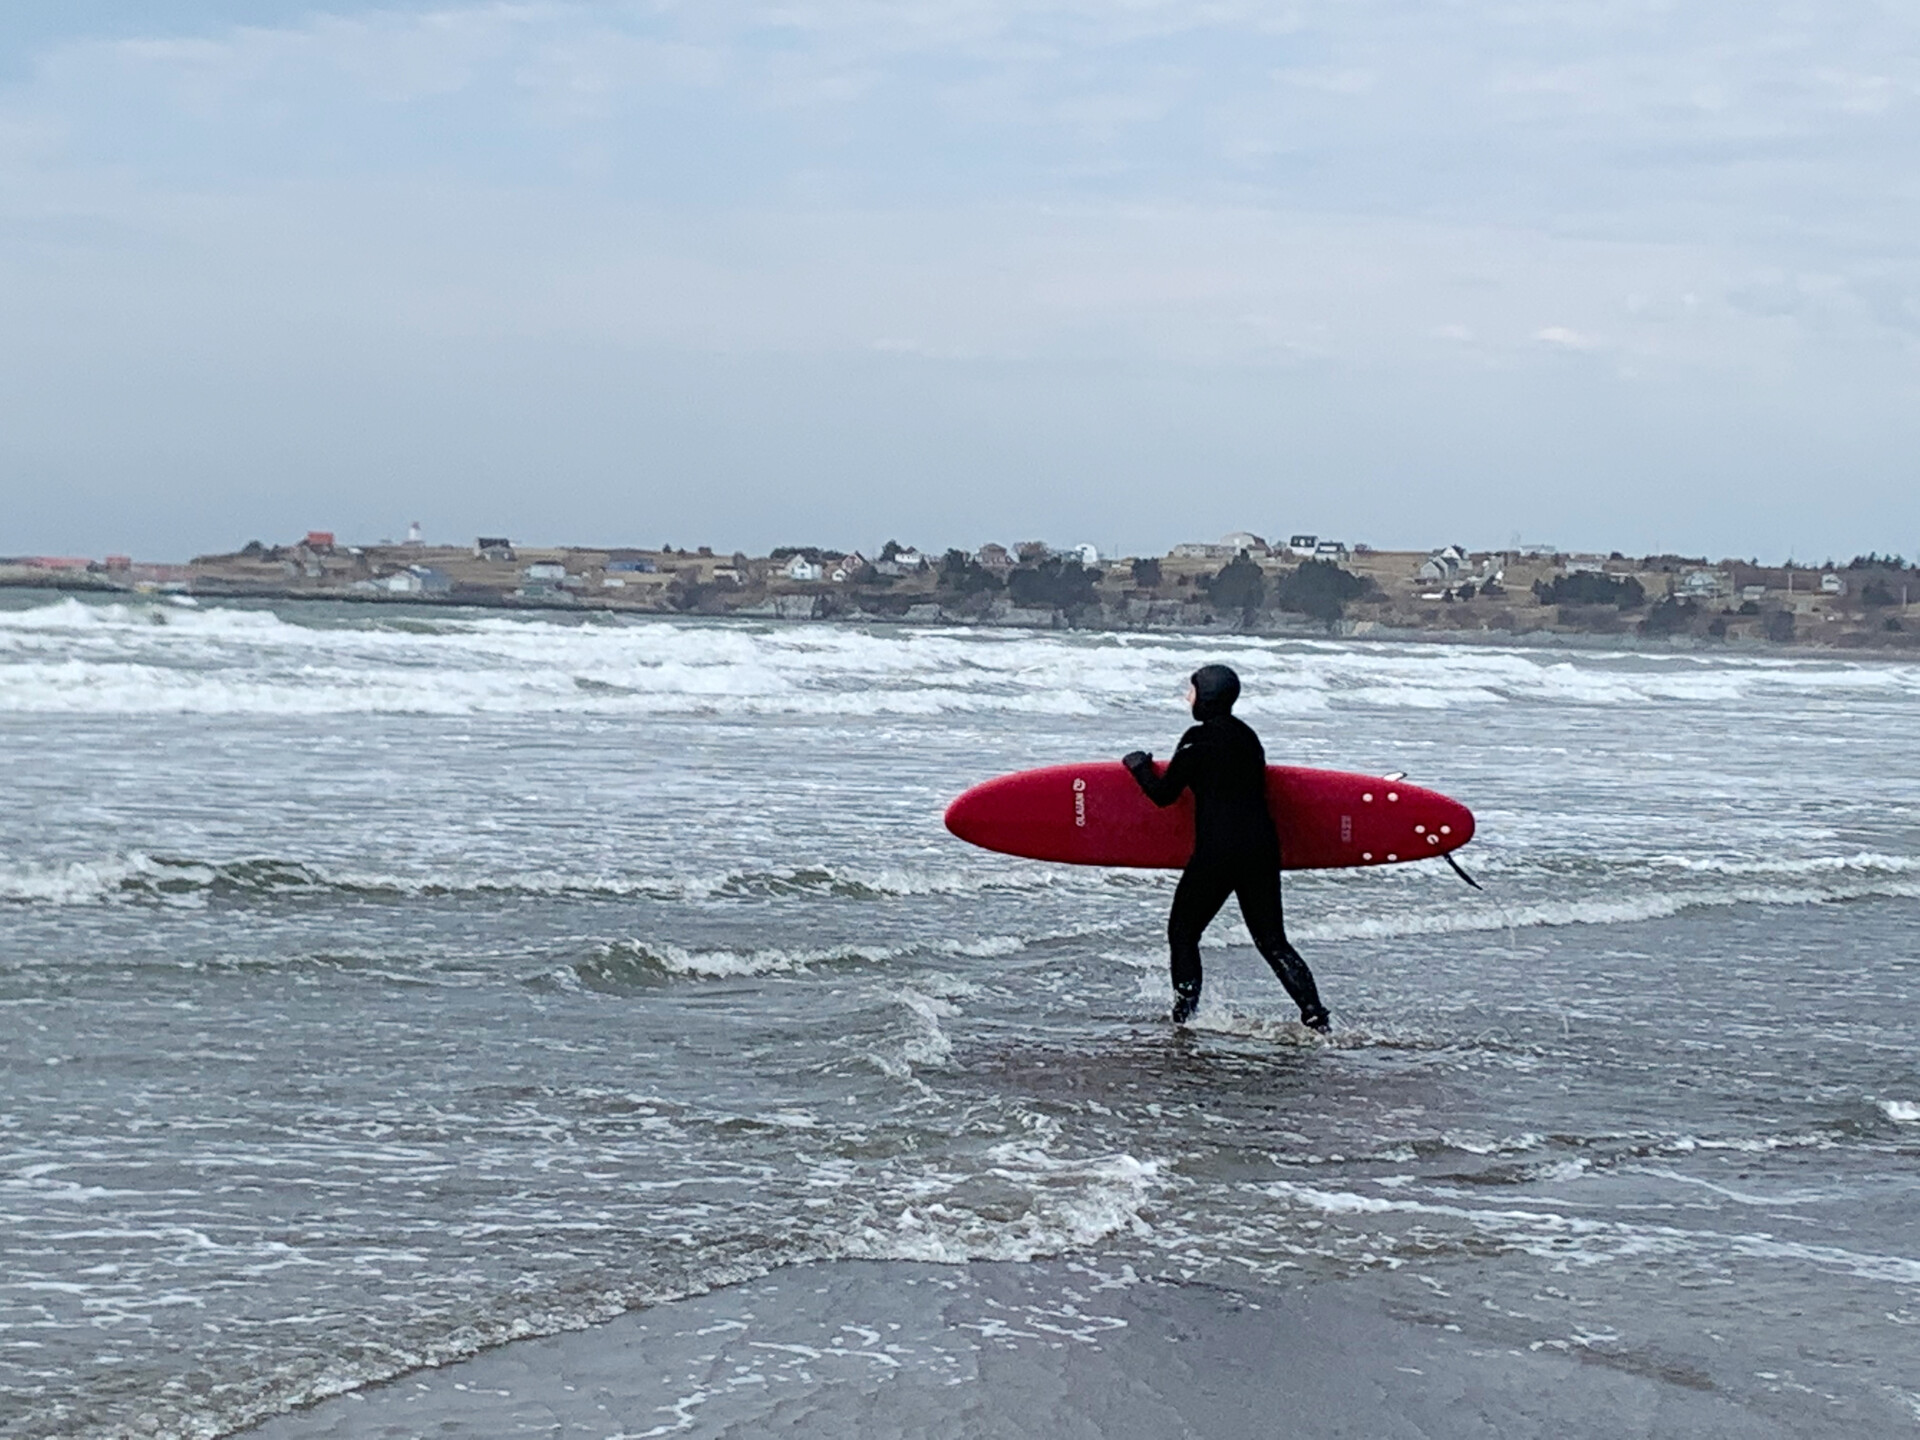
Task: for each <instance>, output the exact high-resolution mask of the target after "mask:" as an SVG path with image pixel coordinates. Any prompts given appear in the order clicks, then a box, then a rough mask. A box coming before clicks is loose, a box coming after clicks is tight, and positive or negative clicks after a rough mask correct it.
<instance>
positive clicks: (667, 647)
mask: <svg viewBox="0 0 1920 1440" xmlns="http://www.w3.org/2000/svg"><path fill="white" fill-rule="evenodd" d="M294 615H297V616H299V617H300V618H288V617H289V616H294ZM1203 650H1204V652H1205V654H1206V655H1209V656H1215V657H1220V658H1226V659H1228V660H1231V661H1232V662H1233V663H1234V664H1235V665H1236V666H1237V667H1238V668H1240V669H1241V670H1242V672H1243V674H1244V675H1245V676H1246V677H1247V679H1248V682H1249V683H1248V690H1247V695H1248V698H1247V701H1246V702H1245V708H1246V710H1247V711H1248V713H1249V714H1253V715H1267V716H1273V715H1286V714H1312V713H1317V712H1323V711H1326V710H1329V709H1340V708H1368V709H1375V708H1385V709H1405V710H1447V709H1478V708H1484V707H1487V706H1498V705H1507V704H1548V705H1573V706H1582V707H1614V706H1633V705H1651V704H1663V703H1674V702H1682V703H1738V702H1741V701H1748V700H1753V699H1757V698H1763V697H1767V696H1776V695H1781V694H1787V695H1802V696H1810V697H1811V696H1820V695H1828V696H1833V697H1838V698H1849V697H1858V696H1864V695H1873V694H1880V695H1885V696H1888V697H1892V698H1902V697H1910V696H1915V695H1920V666H1916V665H1913V664H1911V663H1902V662H1894V661H1860V660H1839V659H1833V658H1829V657H1792V658H1788V659H1777V658H1772V657H1753V656H1731V655H1723V654H1715V655H1704V654H1701V655H1692V654H1689V655H1656V656H1649V655H1639V654H1628V653H1621V654H1606V653H1591V652H1589V653H1583V654H1581V655H1580V656H1578V657H1577V658H1570V657H1568V656H1566V655H1565V654H1564V653H1562V652H1555V651H1551V650H1535V649H1525V648H1517V647H1515V648H1504V649H1503V648H1496V647H1479V646H1474V647H1467V646H1442V645H1387V644H1376V645H1369V644H1338V643H1327V642H1312V641H1300V640H1281V639H1263V638H1259V637H1248V636H1207V637H1202V636H1194V637H1178V636H1159V635H1153V636H1142V635H1124V636H1116V635H1102V634H1074V633H1068V634H1061V633H1056V632H1049V633H1048V634H1046V635H1043V636H1036V635H1033V634H1029V633H1024V632H1009V631H992V630H968V629H960V628H947V629H941V628H928V627H905V626H887V627H871V628H863V627H860V626H853V625H773V624H764V623H743V622H729V623H715V622H692V621H675V620H667V619H637V618H633V617H611V616H581V617H570V618H568V619H565V620H561V619H555V618H552V617H547V616H539V617H535V616H501V615H497V614H483V613H478V612H462V611H451V612H430V613H422V614H406V615H396V614H391V613H385V612H383V613H381V614H379V615H355V616H352V617H348V618H342V617H340V616H339V615H337V614H335V613H333V612H331V611H323V610H313V611H303V610H301V609H300V608H299V607H288V614H287V615H282V614H280V613H276V612H274V611H270V610H261V609H250V608H237V607H233V606H222V605H206V606H202V607H200V608H197V609H193V610H181V609H176V608H173V607H166V606H145V605H128V604H106V605H102V604H95V603H90V602H83V601H80V600H76V599H73V598H71V597H68V598H65V599H62V600H59V601H56V602H53V603H50V604H43V605H38V606H35V607H32V608H29V609H25V610H16V611H8V612H0V711H14V712H19V713H29V714H31V713H46V714H101V715H137V714H155V715H188V714H191V715H290V716H291V715H329V714H428V715H468V714H506V715H511V714H530V715H531V714H544V713H561V712H572V713H587V714H638V715H652V714H659V715H671V714H691V715H698V714H709V713H729V714H744V715H769V716H779V715H792V716H834V715H841V716H931V715H943V714H956V715H964V714H970V713H977V714H1025V715H1036V716H1045V715H1053V716H1060V717H1072V716H1089V715H1098V714H1103V713H1113V712H1128V711H1137V710H1140V709H1142V708H1143V707H1150V706H1153V705H1156V704H1157V703H1158V702H1159V700H1160V699H1161V697H1162V695H1163V692H1164V690H1165V683H1164V680H1165V676H1166V675H1167V674H1169V673H1179V672H1180V671H1181V670H1182V669H1185V668H1191V665H1192V663H1193V662H1194V661H1195V660H1196V658H1198V657H1199V655H1200V653H1201V651H1203Z"/></svg>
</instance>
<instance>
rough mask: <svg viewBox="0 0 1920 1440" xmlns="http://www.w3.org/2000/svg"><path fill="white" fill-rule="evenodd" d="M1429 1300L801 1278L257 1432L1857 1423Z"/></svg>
mask: <svg viewBox="0 0 1920 1440" xmlns="http://www.w3.org/2000/svg"><path fill="white" fill-rule="evenodd" d="M1414 1288H1416V1287H1412V1286H1408V1285H1406V1284H1404V1282H1395V1280H1394V1277H1391V1276H1388V1277H1382V1280H1381V1282H1380V1283H1378V1284H1375V1285H1364V1284H1363V1285H1353V1284H1329V1283H1324V1282H1323V1283H1318V1284H1303V1285H1301V1286H1298V1287H1295V1288H1288V1289H1274V1288H1262V1287H1249V1288H1244V1289H1224V1288H1220V1287H1218V1286H1214V1285H1199V1284H1168V1283H1159V1282H1154V1281H1137V1280H1134V1279H1133V1277H1132V1276H1131V1274H1130V1273H1129V1272H1125V1271H1124V1270H1122V1271H1120V1272H1119V1273H1117V1274H1116V1273H1113V1272H1112V1271H1111V1269H1110V1268H1096V1267H1095V1266H1093V1265H1088V1264H1081V1263H1076V1262H1072V1261H1048V1262H1040V1263H1035V1264H1027V1265H1016V1264H991V1263H977V1264H972V1265H966V1266H944V1265H926V1264H912V1263H902V1262H863V1261H852V1262H843V1263H836V1264H822V1265H810V1266H801V1267H797V1268H793V1269H788V1270H783V1271H779V1272H776V1273H775V1274H773V1275H770V1276H768V1277H766V1278H764V1279H762V1280H759V1281H755V1282H752V1283H750V1284H745V1285H741V1286H737V1287H734V1288H731V1289H727V1290H723V1291H717V1292H714V1293H711V1294H708V1295H703V1296H698V1297H694V1298H691V1299H687V1300H682V1301H677V1302H674V1303H672V1304H667V1305H662V1306H658V1307H656V1308H653V1309H649V1310H643V1311H637V1312H634V1313H632V1314H629V1315H625V1316H622V1317H620V1318H619V1319H616V1320H614V1321H612V1322H610V1323H608V1324H605V1325H600V1326H596V1327H594V1328H593V1329H590V1330H584V1331H577V1332H572V1333H568V1334H564V1335H556V1336H551V1337H548V1338H544V1339H537V1340H527V1341H521V1342H518V1343H515V1344H512V1345H508V1346H505V1347H502V1348H501V1349H498V1350H494V1351H490V1352H488V1353H486V1354H483V1355H480V1356H477V1357H475V1358H473V1359H471V1360H468V1361H464V1362H461V1363H459V1364H455V1365H449V1366H447V1367H445V1368H443V1369H439V1370H432V1371H424V1372H420V1373H416V1374H413V1375H408V1376H405V1377H403V1378H401V1379H399V1380H396V1381H394V1382H393V1383H391V1384H387V1385H383V1386H377V1387H373V1388H371V1389H368V1390H365V1391H361V1392H358V1393H355V1394H351V1395H344V1396H340V1397H337V1398H335V1399H332V1400H329V1401H326V1402H324V1403H322V1404H319V1405H316V1406H314V1407H312V1408H310V1409H308V1410H304V1411H300V1412H296V1413H294V1414H290V1415H286V1416H281V1417H279V1418H277V1419H274V1420H271V1421H269V1422H267V1423H266V1424H264V1425H261V1426H259V1427H257V1428H256V1429H254V1430H252V1431H249V1432H248V1434H249V1435H250V1436H251V1437H253V1440H319V1437H351V1440H374V1437H381V1440H387V1437H394V1440H398V1437H408V1440H411V1437H417V1436H427V1435H475V1436H515V1435H566V1436H581V1437H596V1440H615V1437H621V1440H638V1437H642V1436H663V1435H691V1436H749V1435H768V1434H780V1435H789V1436H820V1437H828V1436H835V1437H844V1436H873V1437H882V1436H889V1437H890V1436H902V1435H924V1436H932V1437H946V1436H951V1437H956V1440H957V1437H963V1436H964V1437H981V1436H1048V1437H1087V1440H1094V1437H1101V1440H1132V1437H1140V1440H1147V1437H1154V1440H1164V1437H1178V1436H1196V1437H1197V1436H1213V1437H1218V1436H1254V1435H1285V1436H1352V1437H1366V1440H1395V1437H1408V1440H1413V1437H1425V1440H1432V1437H1453V1436H1461V1437H1466V1436H1500V1437H1503V1440H1511V1437H1515V1436H1535V1435H1538V1436H1573V1437H1582V1436H1592V1437H1596V1440H1598V1437H1609V1440H1612V1437H1619V1436H1629V1435H1650V1436H1651V1435H1675V1436H1678V1435H1684V1436H1688V1437H1693V1440H1715V1437H1742V1440H1746V1437H1781V1440H1784V1437H1787V1436H1793V1435H1802V1436H1804V1435H1808V1434H1820V1433H1827V1432H1829V1431H1831V1433H1836V1434H1837V1433H1839V1429H1838V1427H1837V1426H1833V1425H1830V1424H1829V1422H1828V1420H1827V1418H1826V1417H1822V1416H1821V1415H1819V1414H1818V1413H1817V1411H1815V1410H1813V1408H1812V1407H1811V1406H1796V1405H1795V1403H1794V1402H1793V1401H1792V1400H1790V1399H1788V1400H1785V1401H1783V1402H1782V1408H1779V1409H1777V1410H1776V1409H1775V1406H1773V1405H1772V1404H1769V1405H1768V1407H1767V1409H1768V1411H1769V1412H1771V1413H1761V1412H1760V1411H1759V1410H1757V1409H1755V1408H1753V1407H1752V1406H1751V1405H1750V1404H1747V1403H1742V1401H1740V1400H1738V1399H1736V1398H1734V1397H1733V1396H1732V1395H1730V1394H1729V1393H1727V1392H1726V1391H1725V1390H1723V1389H1722V1388H1721V1387H1720V1386H1719V1385H1718V1384H1717V1383H1716V1380H1715V1378H1714V1377H1712V1376H1709V1375H1707V1374H1704V1373H1702V1372H1701V1371H1700V1370H1698V1369H1697V1368H1694V1367H1691V1366H1687V1365H1663V1364H1662V1363H1660V1362H1659V1361H1658V1360H1657V1359H1653V1358H1651V1357H1622V1356H1619V1355H1609V1356H1605V1357H1599V1356H1594V1355H1589V1354H1584V1353H1582V1352H1578V1351H1576V1352H1573V1353H1567V1352H1564V1351H1559V1350H1551V1349H1535V1348H1529V1347H1528V1346H1526V1345H1524V1344H1522V1345H1514V1344H1510V1343H1503V1342H1502V1341H1500V1340H1494V1339H1490V1338H1488V1337H1487V1336H1479V1337H1476V1336H1475V1335H1473V1334H1472V1333H1470V1332H1469V1331H1468V1330H1467V1329H1464V1328H1461V1327H1459V1326H1458V1325H1457V1324H1456V1323H1455V1322H1453V1321H1451V1320H1449V1319H1447V1318H1446V1317H1444V1316H1442V1315H1439V1314H1437V1313H1435V1314H1427V1315H1423V1314H1422V1313H1421V1311H1420V1308H1419V1298H1418V1296H1417V1294H1414V1293H1409V1292H1411V1291H1412V1290H1413V1289H1414ZM1888 1419H1889V1421H1890V1422H1891V1421H1892V1420H1893V1419H1894V1417H1893V1416H1892V1415H1891V1414H1889V1416H1888ZM1853 1433H1859V1432H1858V1431H1857V1429H1856V1430H1854V1431H1853Z"/></svg>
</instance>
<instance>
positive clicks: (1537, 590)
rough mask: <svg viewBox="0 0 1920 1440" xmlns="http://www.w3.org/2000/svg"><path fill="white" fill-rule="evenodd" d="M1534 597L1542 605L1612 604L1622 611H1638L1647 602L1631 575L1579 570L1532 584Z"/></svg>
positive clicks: (1642, 591)
mask: <svg viewBox="0 0 1920 1440" xmlns="http://www.w3.org/2000/svg"><path fill="white" fill-rule="evenodd" d="M1533 598H1534V599H1536V600H1538V601H1539V602H1540V603H1541V604H1542V605H1613V606H1616V607H1618V608H1619V609H1621V610H1638V609H1639V608H1640V607H1641V606H1642V605H1644V604H1646V603H1647V591H1646V587H1645V586H1644V585H1642V584H1641V583H1640V582H1639V581H1638V580H1636V579H1634V578H1633V576H1631V575H1603V574H1601V573H1600V572H1599V571H1597V570H1582V571H1580V572H1578V573H1577V574H1573V575H1556V576H1554V577H1553V579H1552V580H1536V581H1534V582H1533Z"/></svg>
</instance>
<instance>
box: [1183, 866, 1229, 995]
mask: <svg viewBox="0 0 1920 1440" xmlns="http://www.w3.org/2000/svg"><path fill="white" fill-rule="evenodd" d="M1232 893H1233V880H1232V877H1231V876H1227V875H1222V874H1219V873H1218V872H1216V871H1214V870H1210V869H1204V868H1202V867H1200V866H1195V865H1189V866H1188V867H1187V868H1186V869H1185V870H1184V871H1182V872H1181V874H1180V883H1179V884H1178V885H1177V886H1175V887H1174V891H1173V911H1172V913H1171V914H1169V915H1168V916H1167V949H1168V951H1169V953H1170V954H1171V956H1172V964H1173V1019H1174V1023H1175V1024H1184V1023H1186V1021H1187V1020H1188V1019H1189V1018H1190V1017H1191V1016H1192V1015H1193V1012H1194V1011H1195V1010H1196V1009H1198V1008H1199V1005H1200V985H1201V979H1202V977H1201V974H1200V936H1201V935H1202V934H1203V933H1204V932H1205V931H1206V928H1207V926H1208V925H1209V924H1211V923H1212V922H1213V917H1214V916H1216V915H1218V914H1219V913H1220V907H1221V906H1222V905H1224V904H1226V903H1227V896H1229V895H1231V894H1232Z"/></svg>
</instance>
